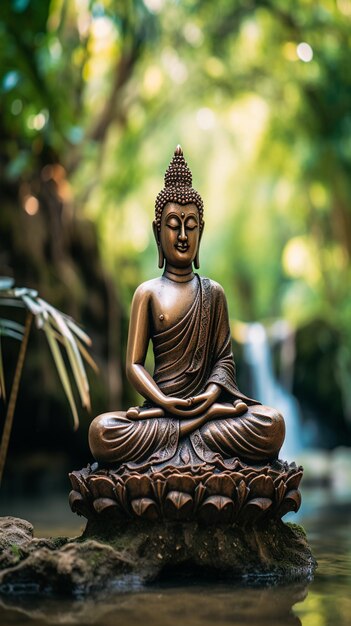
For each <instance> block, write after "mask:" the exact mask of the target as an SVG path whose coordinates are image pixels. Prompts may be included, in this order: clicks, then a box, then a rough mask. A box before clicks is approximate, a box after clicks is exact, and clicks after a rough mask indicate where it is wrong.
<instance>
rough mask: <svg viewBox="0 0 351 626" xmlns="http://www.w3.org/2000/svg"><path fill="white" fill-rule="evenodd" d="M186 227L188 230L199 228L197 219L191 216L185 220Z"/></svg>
mask: <svg viewBox="0 0 351 626" xmlns="http://www.w3.org/2000/svg"><path fill="white" fill-rule="evenodd" d="M185 228H187V229H188V230H194V229H195V228H197V221H196V220H195V219H194V218H193V217H189V219H187V221H186V222H185Z"/></svg>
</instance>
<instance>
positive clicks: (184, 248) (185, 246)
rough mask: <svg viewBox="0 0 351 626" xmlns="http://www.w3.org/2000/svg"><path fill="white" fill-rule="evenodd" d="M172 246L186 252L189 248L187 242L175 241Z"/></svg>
mask: <svg viewBox="0 0 351 626" xmlns="http://www.w3.org/2000/svg"><path fill="white" fill-rule="evenodd" d="M174 247H175V248H176V249H177V250H179V252H186V251H187V250H189V244H188V243H176V244H175V246H174Z"/></svg>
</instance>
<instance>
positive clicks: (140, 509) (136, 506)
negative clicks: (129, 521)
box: [131, 498, 159, 521]
mask: <svg viewBox="0 0 351 626" xmlns="http://www.w3.org/2000/svg"><path fill="white" fill-rule="evenodd" d="M131 505H132V509H133V511H134V513H135V514H136V515H137V516H138V517H141V518H142V519H147V520H150V521H155V520H157V519H158V517H159V512H158V508H157V506H156V502H155V501H154V500H151V498H138V499H136V500H132V502H131Z"/></svg>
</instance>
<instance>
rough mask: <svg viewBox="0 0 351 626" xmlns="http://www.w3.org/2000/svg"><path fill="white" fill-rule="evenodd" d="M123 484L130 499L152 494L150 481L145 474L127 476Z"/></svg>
mask: <svg viewBox="0 0 351 626" xmlns="http://www.w3.org/2000/svg"><path fill="white" fill-rule="evenodd" d="M125 486H126V489H127V491H128V494H129V497H130V499H131V500H133V499H135V498H143V497H146V498H147V497H150V496H152V482H151V480H150V478H149V476H147V475H146V474H139V475H138V474H133V476H130V477H129V478H127V480H126V481H125Z"/></svg>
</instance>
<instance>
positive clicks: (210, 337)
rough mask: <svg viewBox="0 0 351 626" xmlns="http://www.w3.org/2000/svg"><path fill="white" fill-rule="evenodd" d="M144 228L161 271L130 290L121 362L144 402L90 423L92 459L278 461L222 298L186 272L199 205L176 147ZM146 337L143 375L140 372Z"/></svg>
mask: <svg viewBox="0 0 351 626" xmlns="http://www.w3.org/2000/svg"><path fill="white" fill-rule="evenodd" d="M153 232H154V236H155V240H156V244H157V249H158V258H159V263H158V265H159V267H160V268H163V274H162V275H161V276H160V277H158V278H155V279H153V280H149V281H147V282H145V283H143V284H141V285H140V286H139V287H138V288H137V290H136V292H135V295H134V298H133V302H132V308H131V318H130V326H129V336H128V347H127V363H126V369H127V376H128V379H129V381H130V383H131V384H132V385H133V386H134V388H135V389H136V390H137V391H138V392H139V393H140V394H141V395H142V396H143V397H144V398H145V402H144V404H143V406H140V407H131V408H129V409H128V410H127V411H116V412H110V413H105V414H103V415H99V416H98V417H96V418H95V419H94V420H93V422H92V423H91V426H90V431H89V445H90V449H91V452H92V454H93V456H94V458H95V459H96V461H98V463H99V464H102V465H103V466H113V467H119V466H122V465H126V466H127V467H128V468H130V469H140V470H141V471H145V470H148V468H152V469H153V470H154V469H155V468H162V467H164V466H166V465H167V466H178V467H179V466H189V465H190V466H192V467H194V466H197V465H203V464H205V465H206V464H211V465H213V464H214V465H218V466H220V467H223V466H224V467H227V468H230V467H231V464H233V465H232V466H233V467H234V461H235V459H240V460H241V461H243V462H245V463H249V464H261V463H267V462H271V461H273V460H275V459H277V457H278V454H279V451H280V448H281V446H282V444H283V441H284V436H285V425H284V420H283V417H282V416H281V415H280V414H279V412H278V411H277V410H275V409H273V408H270V407H267V406H263V405H262V404H260V402H258V401H257V400H255V399H253V398H249V397H247V396H246V395H244V394H243V393H242V392H241V391H240V390H239V389H238V386H237V383H236V375H235V363H234V359H233V354H232V346H231V334H230V326H229V319H228V310H227V303H226V298H225V294H224V292H223V289H222V287H221V286H220V285H219V284H218V283H216V282H215V281H213V280H210V279H209V278H202V277H200V276H199V275H198V274H197V273H195V272H194V270H193V267H194V268H195V269H199V248H200V241H201V237H202V235H203V232H204V219H203V202H202V199H201V197H200V195H199V193H198V192H197V191H196V190H195V189H193V188H192V175H191V172H190V170H189V168H188V165H187V163H186V161H185V159H184V156H183V152H182V149H181V147H180V146H177V148H176V150H175V152H174V156H173V158H172V161H171V163H170V165H169V167H168V170H167V172H166V175H165V186H164V189H162V191H161V192H160V193H159V194H158V196H157V199H156V205H155V220H154V222H153ZM150 340H151V341H152V344H153V352H154V373H153V375H152V376H151V375H150V374H149V372H148V371H147V370H146V368H145V358H146V354H147V350H148V345H149V342H150Z"/></svg>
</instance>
